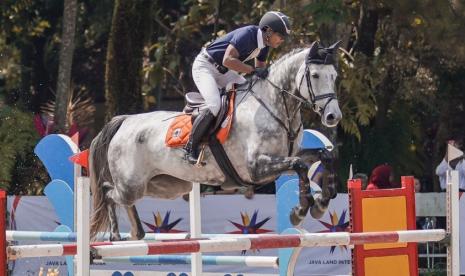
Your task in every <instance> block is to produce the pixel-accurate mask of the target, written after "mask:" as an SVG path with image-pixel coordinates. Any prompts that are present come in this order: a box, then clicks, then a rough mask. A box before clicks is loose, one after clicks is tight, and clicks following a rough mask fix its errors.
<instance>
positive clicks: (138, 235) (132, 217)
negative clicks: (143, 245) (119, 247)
mask: <svg viewBox="0 0 465 276" xmlns="http://www.w3.org/2000/svg"><path fill="white" fill-rule="evenodd" d="M126 211H127V212H128V218H129V221H130V222H131V236H130V237H129V238H128V239H130V240H141V239H143V238H144V236H145V231H144V228H143V227H142V223H141V221H140V218H139V214H138V213H137V209H136V206H135V205H132V206H128V207H126Z"/></svg>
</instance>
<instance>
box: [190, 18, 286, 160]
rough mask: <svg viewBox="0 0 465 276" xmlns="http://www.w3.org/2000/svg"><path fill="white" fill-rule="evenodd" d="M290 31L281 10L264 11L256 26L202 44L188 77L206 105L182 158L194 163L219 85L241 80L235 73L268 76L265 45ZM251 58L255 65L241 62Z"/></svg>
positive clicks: (216, 109)
mask: <svg viewBox="0 0 465 276" xmlns="http://www.w3.org/2000/svg"><path fill="white" fill-rule="evenodd" d="M289 33H290V23H289V19H288V17H287V16H286V15H284V14H283V13H281V12H276V11H270V12H267V13H265V15H263V17H262V18H261V20H260V23H259V25H258V26H255V25H250V26H245V27H242V28H239V29H236V30H234V31H232V32H230V33H228V34H226V35H224V36H222V37H220V38H218V39H217V40H215V41H214V42H213V43H211V44H210V45H209V46H208V47H207V48H203V49H202V51H201V52H200V54H198V55H197V57H196V58H195V61H194V64H193V65H192V77H193V79H194V82H195V84H196V86H197V88H198V89H199V92H200V94H201V95H202V96H203V98H204V99H205V103H206V106H207V107H208V108H205V109H204V110H202V111H201V112H200V114H199V115H198V116H197V118H196V119H195V121H194V123H193V125H192V132H191V135H190V136H189V142H188V143H187V145H186V147H185V149H186V152H187V154H186V159H187V160H188V161H189V163H191V164H195V163H197V159H198V157H199V149H198V147H199V144H200V142H201V140H202V137H203V136H204V135H205V133H206V132H207V130H208V128H209V126H210V124H211V123H212V122H213V120H214V118H215V117H216V116H217V115H218V112H219V111H220V106H221V96H220V90H219V89H221V88H224V87H226V85H228V84H230V83H239V84H240V83H244V82H245V81H246V80H245V78H244V77H242V76H241V75H239V73H246V74H255V75H256V76H258V77H259V78H261V79H265V78H266V77H267V76H268V70H267V68H266V67H265V66H266V57H267V55H268V51H269V47H272V48H277V47H278V46H279V45H281V43H282V42H283V41H284V39H285V38H286V37H287V36H288V35H289ZM251 59H255V67H253V66H250V65H247V64H245V62H247V61H249V60H251Z"/></svg>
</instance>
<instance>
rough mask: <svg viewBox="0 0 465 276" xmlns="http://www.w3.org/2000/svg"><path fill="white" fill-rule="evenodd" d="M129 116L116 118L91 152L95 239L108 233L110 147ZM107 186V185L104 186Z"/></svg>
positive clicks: (107, 126) (93, 232)
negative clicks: (104, 232) (98, 234)
mask: <svg viewBox="0 0 465 276" xmlns="http://www.w3.org/2000/svg"><path fill="white" fill-rule="evenodd" d="M126 118H127V116H117V117H114V118H113V119H112V120H111V121H110V122H109V123H107V124H106V125H105V126H104V127H103V129H102V131H101V132H100V133H99V134H98V135H97V137H95V139H94V140H93V141H92V143H91V145H90V150H89V170H90V173H89V177H90V189H91V192H92V202H93V214H92V217H91V221H90V236H91V238H92V239H93V238H94V237H95V236H96V235H97V233H98V232H100V231H107V230H108V227H109V222H110V219H109V217H108V209H107V207H108V206H107V204H114V203H113V202H107V200H108V199H107V197H106V196H107V195H106V194H107V191H108V188H109V187H108V186H107V187H105V186H106V185H113V180H112V177H111V174H110V169H109V167H108V147H109V145H110V141H111V139H112V138H113V136H114V135H115V134H116V132H117V131H118V129H119V128H120V126H121V124H122V123H123V122H124V120H125V119H126ZM104 184H105V185H104Z"/></svg>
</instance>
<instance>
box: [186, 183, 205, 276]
mask: <svg viewBox="0 0 465 276" xmlns="http://www.w3.org/2000/svg"><path fill="white" fill-rule="evenodd" d="M200 208H201V207H200V183H197V182H194V183H192V190H191V191H190V193H189V215H190V218H189V222H190V234H191V238H194V239H199V238H201V237H202V223H201V221H202V217H201V209H200ZM191 257H192V259H191V273H192V276H201V275H202V270H203V267H202V253H199V252H198V253H192V254H191Z"/></svg>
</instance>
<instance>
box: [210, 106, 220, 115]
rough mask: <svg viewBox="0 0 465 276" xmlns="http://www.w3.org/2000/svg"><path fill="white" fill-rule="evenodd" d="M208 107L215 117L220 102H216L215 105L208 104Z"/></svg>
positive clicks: (218, 110)
mask: <svg viewBox="0 0 465 276" xmlns="http://www.w3.org/2000/svg"><path fill="white" fill-rule="evenodd" d="M208 109H210V112H211V113H212V114H213V116H215V117H216V116H217V115H218V113H219V112H220V103H218V104H217V105H209V106H208Z"/></svg>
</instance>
